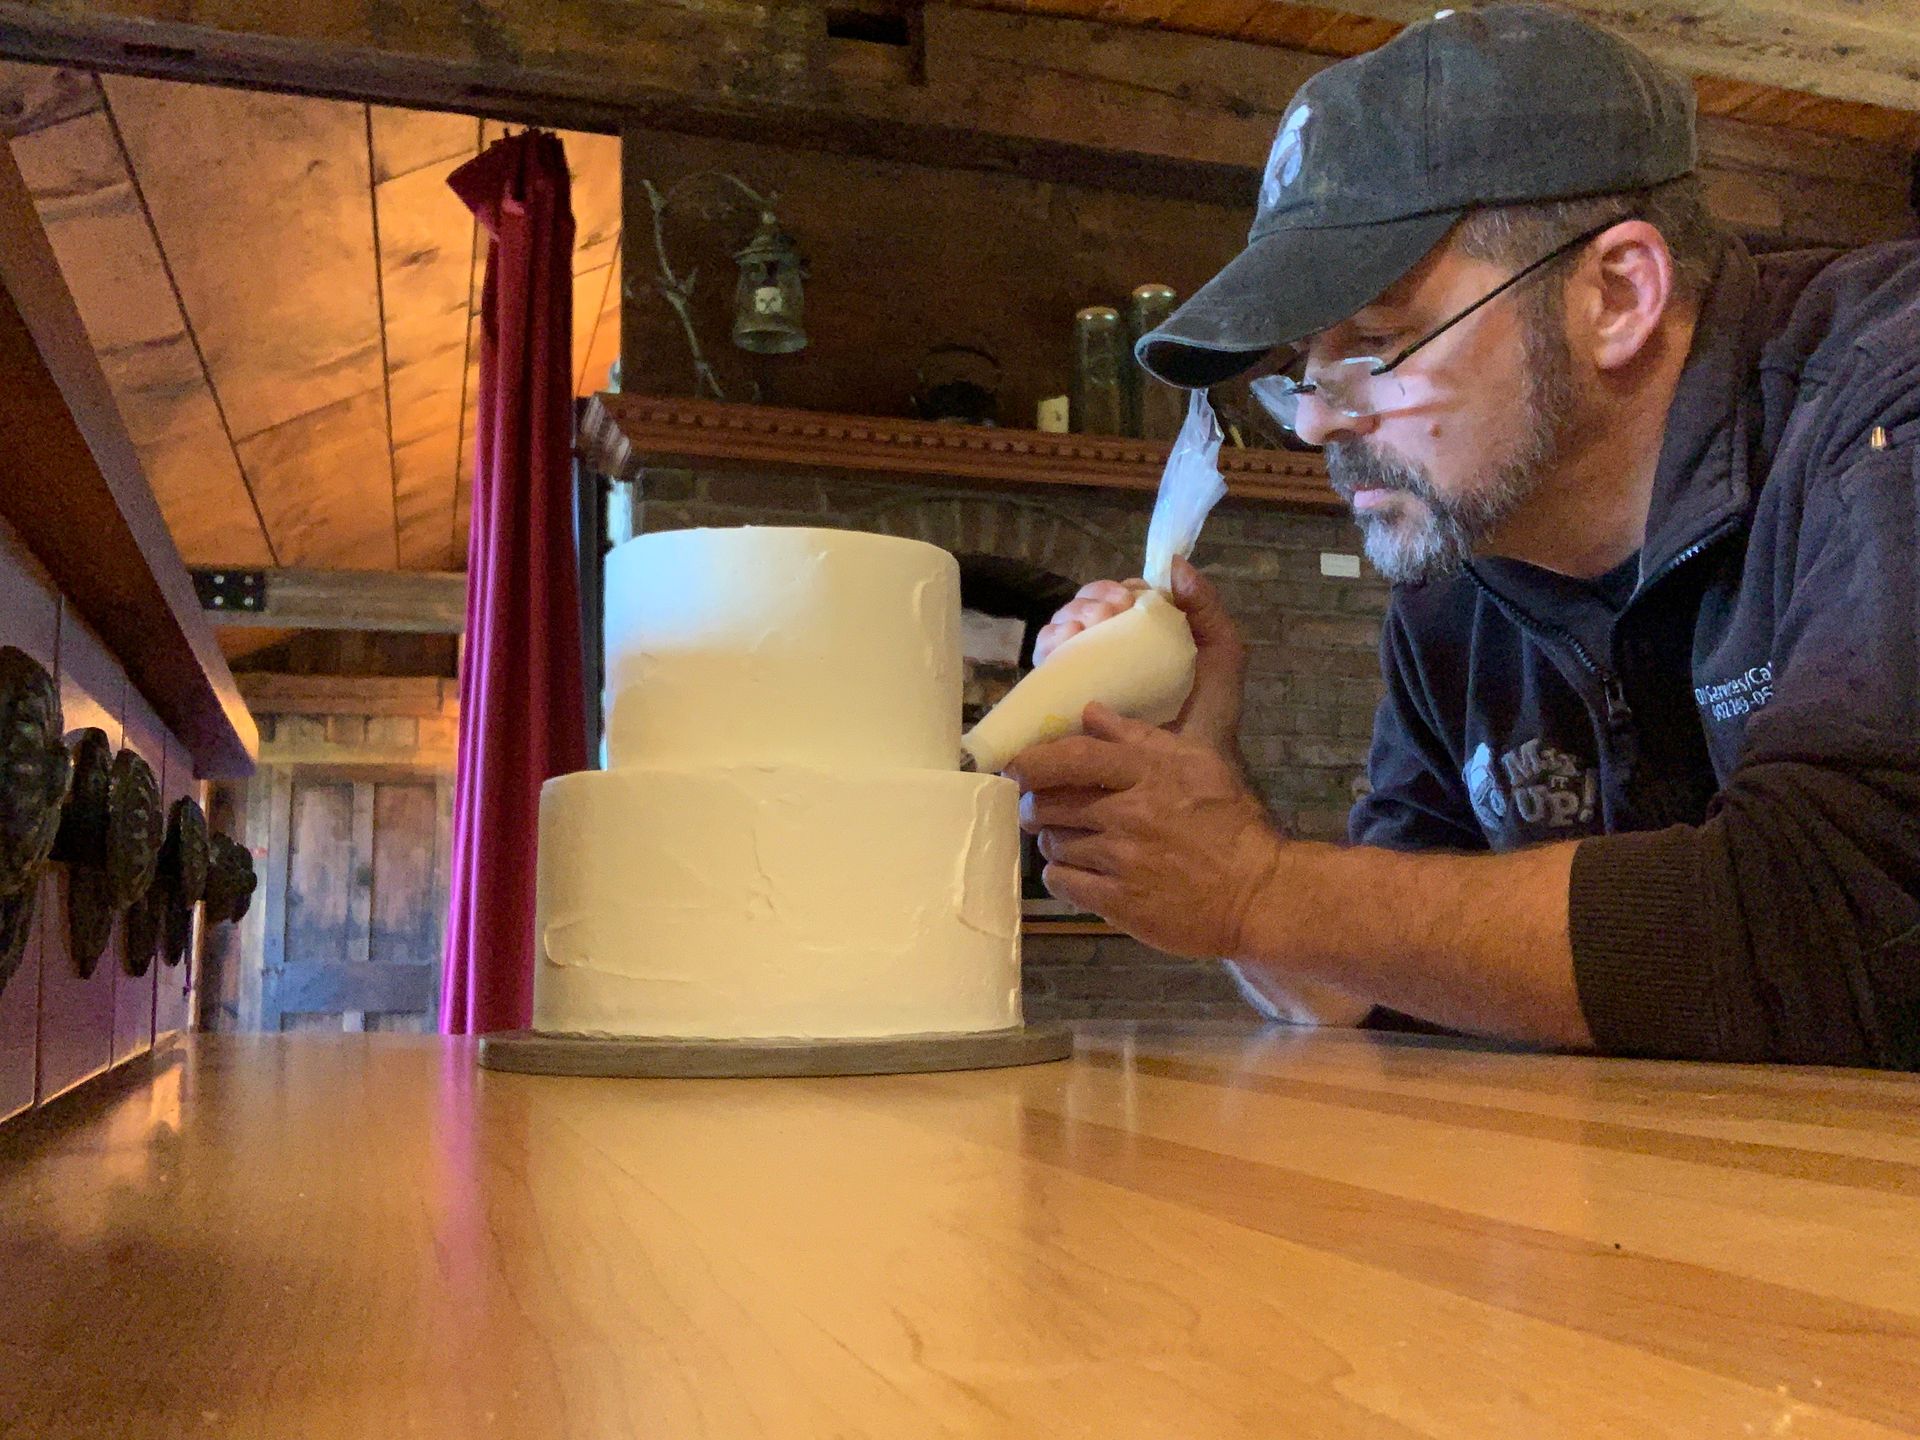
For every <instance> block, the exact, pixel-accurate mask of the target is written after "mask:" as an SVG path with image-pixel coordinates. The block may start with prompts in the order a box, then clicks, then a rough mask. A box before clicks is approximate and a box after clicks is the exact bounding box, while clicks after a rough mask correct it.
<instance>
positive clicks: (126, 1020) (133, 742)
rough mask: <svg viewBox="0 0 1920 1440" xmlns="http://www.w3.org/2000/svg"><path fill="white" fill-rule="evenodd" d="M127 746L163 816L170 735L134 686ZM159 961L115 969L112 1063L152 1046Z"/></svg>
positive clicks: (169, 794)
mask: <svg viewBox="0 0 1920 1440" xmlns="http://www.w3.org/2000/svg"><path fill="white" fill-rule="evenodd" d="M125 715H126V734H127V739H126V744H127V748H128V749H129V750H132V751H135V752H136V753H138V754H139V755H140V757H141V758H142V759H144V760H145V761H146V762H147V763H148V764H149V765H151V766H152V767H153V775H154V779H155V780H157V781H158V782H159V785H160V804H161V813H162V814H164V813H165V812H166V809H167V808H168V807H169V806H171V805H172V804H173V800H174V797H175V795H176V794H178V793H179V792H178V790H177V789H176V788H175V787H174V786H173V785H172V784H171V783H170V781H169V777H168V774H167V744H168V736H167V732H166V730H165V728H164V727H163V726H162V725H161V724H160V720H159V717H158V716H156V715H155V714H154V713H153V707H152V706H151V705H149V704H148V703H147V702H146V700H145V699H144V698H143V697H142V696H141V695H140V693H139V692H138V691H137V690H135V689H134V688H133V687H132V686H131V685H129V686H128V687H127V692H126V710H125ZM160 969H161V965H160V961H159V960H158V958H155V959H154V960H153V961H152V962H151V963H150V964H149V965H148V966H147V973H146V974H144V975H137V976H136V975H129V974H127V967H126V966H125V965H124V964H118V965H115V966H114V967H113V1013H114V1021H113V1061H114V1064H116V1065H117V1064H119V1063H120V1062H121V1061H122V1060H127V1059H131V1058H132V1057H133V1056H135V1055H138V1054H141V1053H143V1052H144V1051H146V1050H148V1049H150V1048H151V1047H152V1045H153V1015H154V996H155V994H156V992H157V991H158V989H159V983H160V976H159V972H160Z"/></svg>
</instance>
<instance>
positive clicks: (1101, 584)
mask: <svg viewBox="0 0 1920 1440" xmlns="http://www.w3.org/2000/svg"><path fill="white" fill-rule="evenodd" d="M1146 588H1147V582H1146V581H1144V580H1125V581H1122V580H1096V581H1094V582H1093V583H1092V584H1091V585H1083V586H1081V588H1080V593H1079V594H1077V595H1076V596H1074V597H1073V599H1071V600H1069V601H1068V602H1067V603H1066V604H1065V605H1063V606H1061V607H1060V609H1059V610H1058V611H1056V612H1055V614H1054V617H1053V619H1052V620H1051V621H1050V622H1048V624H1047V625H1046V626H1044V627H1043V628H1042V629H1041V631H1040V634H1039V636H1038V637H1037V638H1036V639H1035V640H1034V645H1033V663H1034V664H1035V665H1042V664H1045V663H1046V659H1047V657H1048V656H1049V655H1051V654H1052V653H1053V652H1054V651H1055V650H1057V649H1059V648H1060V646H1061V645H1062V644H1064V643H1065V642H1066V641H1067V640H1069V639H1071V638H1072V637H1073V636H1075V635H1078V634H1079V633H1080V632H1081V631H1082V630H1091V629H1092V628H1093V627H1094V626H1095V625H1098V624H1100V623H1101V622H1102V621H1105V620H1111V619H1112V618H1113V617H1114V616H1116V615H1119V614H1123V613H1124V612H1126V611H1127V610H1130V609H1132V608H1133V602H1134V601H1135V600H1136V599H1137V598H1139V596H1140V594H1141V592H1142V591H1144V590H1145V589H1146ZM1173 603H1174V604H1176V605H1178V606H1179V607H1180V608H1181V610H1183V611H1185V612H1186V616H1187V624H1188V626H1189V627H1190V628H1191V629H1192V630H1193V642H1194V644H1195V645H1196V646H1197V647H1198V649H1199V652H1200V653H1199V655H1198V657H1197V658H1196V659H1195V661H1194V676H1193V693H1192V694H1190V695H1189V696H1188V697H1187V703H1186V705H1185V706H1184V707H1183V708H1182V709H1181V711H1180V714H1179V716H1178V718H1177V719H1175V720H1174V722H1173V724H1172V725H1171V726H1170V727H1169V728H1170V729H1172V730H1173V731H1174V732H1175V733H1176V734H1180V735H1187V736H1191V737H1193V738H1194V739H1197V740H1200V741H1202V742H1203V743H1205V744H1206V745H1208V746H1209V747H1211V748H1212V749H1213V750H1214V751H1215V752H1216V753H1218V754H1220V755H1221V756H1224V757H1226V758H1227V759H1229V760H1234V759H1235V757H1236V756H1237V755H1238V746H1239V738H1240V706H1241V700H1242V696H1243V694H1244V691H1245V688H1246V674H1247V650H1246V646H1245V645H1244V644H1243V643H1242V642H1241V639H1240V632H1239V630H1238V628H1237V627H1235V625H1234V623H1233V618H1232V617H1231V616H1230V615H1228V614H1227V610H1226V607H1225V606H1224V605H1223V604H1221V602H1220V592H1219V591H1217V590H1215V589H1214V588H1213V586H1212V584H1211V583H1209V582H1208V581H1207V579H1206V578H1205V577H1204V576H1203V575H1201V574H1200V572H1199V571H1198V570H1195V569H1194V568H1193V566H1191V565H1189V564H1188V563H1187V562H1186V561H1185V560H1175V561H1174V562H1173Z"/></svg>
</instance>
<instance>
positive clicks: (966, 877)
mask: <svg viewBox="0 0 1920 1440" xmlns="http://www.w3.org/2000/svg"><path fill="white" fill-rule="evenodd" d="M606 660H607V694H608V697H609V705H608V710H609V714H608V722H607V741H608V759H609V762H610V767H611V768H609V769H607V770H603V771H586V772H583V773H580V774H576V775H563V776H561V777H559V778H558V779H554V780H550V781H548V782H547V784H546V786H545V788H544V790H543V791H542V794H541V800H540V839H539V907H538V913H537V915H536V918H535V927H536V932H537V935H536V938H537V943H538V947H539V958H538V967H537V970H536V974H535V980H534V1015H533V1023H534V1028H535V1029H536V1030H542V1031H547V1032H550V1033H566V1034H586V1035H622V1036H669V1037H677V1038H696V1037H698V1038H711V1039H749V1038H753V1039H759V1038H774V1037H788V1036H795V1037H811V1038H821V1039H825V1038H842V1037H869V1036H884V1035H902V1034H922V1033H948V1034H952V1033H963V1032H978V1031H984V1030H1000V1029H1007V1028H1010V1027H1013V1026H1017V1025H1019V1024H1020V880H1019V833H1018V832H1019V826H1018V812H1017V806H1018V803H1019V791H1018V788H1017V787H1016V786H1015V785H1014V784H1013V782H1012V781H1010V780H1006V779H1003V778H1001V777H1000V776H997V775H974V774H966V773H962V772H961V771H959V770H957V769H956V768H955V767H956V764H957V762H958V758H959V755H960V683H961V676H960V572H959V567H958V565H956V564H955V562H954V559H953V557H952V556H951V555H949V554H948V553H947V552H946V551H944V550H941V549H938V548H937V547H935V546H932V545H926V544H922V543H920V542H919V541H916V540H898V539H893V538H891V537H888V536H880V535H867V534H862V533H859V532H854V531H839V530H801V529H765V528H742V529H725V530H675V531H665V532H661V533H658V534H652V535H642V536H640V537H638V538H637V539H634V540H631V541H629V542H627V543H626V544H624V545H622V546H620V547H618V548H617V549H616V550H614V551H613V553H612V554H611V555H609V556H608V558H607V596H606Z"/></svg>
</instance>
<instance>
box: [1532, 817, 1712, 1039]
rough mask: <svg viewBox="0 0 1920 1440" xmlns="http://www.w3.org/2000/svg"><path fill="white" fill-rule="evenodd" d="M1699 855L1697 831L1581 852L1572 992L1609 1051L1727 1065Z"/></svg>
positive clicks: (1644, 835) (1605, 841)
mask: <svg viewBox="0 0 1920 1440" xmlns="http://www.w3.org/2000/svg"><path fill="white" fill-rule="evenodd" d="M1699 845H1700V833H1699V831H1697V830H1695V829H1693V828H1692V827H1690V826H1685V825H1678V826H1675V827H1673V828H1672V829H1669V830H1651V831H1639V832H1631V833H1626V834H1619V835H1598V836H1594V837H1593V838H1591V839H1588V840H1583V841H1582V842H1581V843H1580V846H1579V848H1578V849H1576V850H1575V851H1574V855H1573V874H1572V879H1571V882H1570V894H1569V896H1568V924H1569V929H1570V931H1571V939H1572V942H1573V977H1574V986H1575V989H1576V991H1577V992H1578V994H1579V997H1580V1008H1581V1010H1582V1011H1583V1012H1584V1013H1585V1015H1586V1019H1587V1028H1588V1029H1589V1030H1591V1031H1592V1032H1593V1038H1594V1041H1595V1043H1596V1044H1597V1045H1598V1046H1599V1047H1600V1049H1601V1050H1602V1051H1606V1052H1609V1053H1613V1054H1621V1055H1657V1056H1667V1057H1675V1058H1690V1059H1703V1060H1704V1059H1717V1058H1727V1052H1728V1050H1729V1048H1730V1047H1729V1045H1728V1041H1727V1036H1726V1027H1725V1022H1724V1015H1725V1009H1724V1006H1723V1005H1722V1003H1721V1000H1722V997H1721V996H1720V995H1719V993H1718V979H1717V975H1716V969H1715V965H1714V946H1713V934H1712V929H1711V926H1710V925H1709V923H1708V916H1709V914H1710V913H1711V908H1712V907H1710V906H1709V905H1708V903H1707V896H1706V894H1705V891H1704V885H1703V876H1702V875H1701V873H1700V872H1701V865H1700V850H1699Z"/></svg>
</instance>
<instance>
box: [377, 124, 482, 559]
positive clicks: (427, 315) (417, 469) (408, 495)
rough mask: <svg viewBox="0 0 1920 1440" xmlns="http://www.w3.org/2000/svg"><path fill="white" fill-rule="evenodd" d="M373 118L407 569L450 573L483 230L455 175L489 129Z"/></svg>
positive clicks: (397, 491)
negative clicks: (470, 320) (450, 183)
mask: <svg viewBox="0 0 1920 1440" xmlns="http://www.w3.org/2000/svg"><path fill="white" fill-rule="evenodd" d="M370 114H371V121H370V123H371V125H372V134H373V177H374V202H373V203H374V213H375V217H376V218H377V220H378V222H379V227H380V231H379V239H380V276H381V295H382V304H383V306H384V311H385V323H386V350H387V353H386V361H387V385H388V393H389V395H390V396H391V401H392V406H393V480H394V497H395V498H394V504H395V507H396V512H395V513H396V517H397V524H398V527H399V558H400V565H401V567H402V568H406V569H444V568H447V567H448V566H451V565H453V564H455V563H457V561H458V559H460V558H462V557H457V556H456V555H455V554H454V547H453V489H454V484H455V480H456V476H457V473H458V467H459V461H460V417H461V389H462V385H463V383H464V381H465V377H466V362H467V353H466V351H467V314H468V298H469V297H468V293H467V290H468V281H469V275H470V271H471V269H472V263H473V232H474V220H473V215H472V213H471V212H470V211H469V210H468V209H467V207H466V206H465V205H464V204H462V203H461V201H460V198H459V197H458V196H457V195H455V194H454V193H453V191H452V190H450V189H448V188H447V176H448V175H449V174H450V173H452V171H453V170H454V169H455V168H456V167H457V166H459V165H460V164H462V163H463V162H465V161H466V160H468V159H471V158H472V156H473V155H474V154H475V152H476V147H477V145H478V143H479V137H480V122H479V121H478V120H475V119H471V118H469V117H467V116H464V115H436V114H431V113H428V112H424V111H412V110H391V109H386V108H383V107H379V106H376V107H373V108H372V110H371V112H370Z"/></svg>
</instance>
